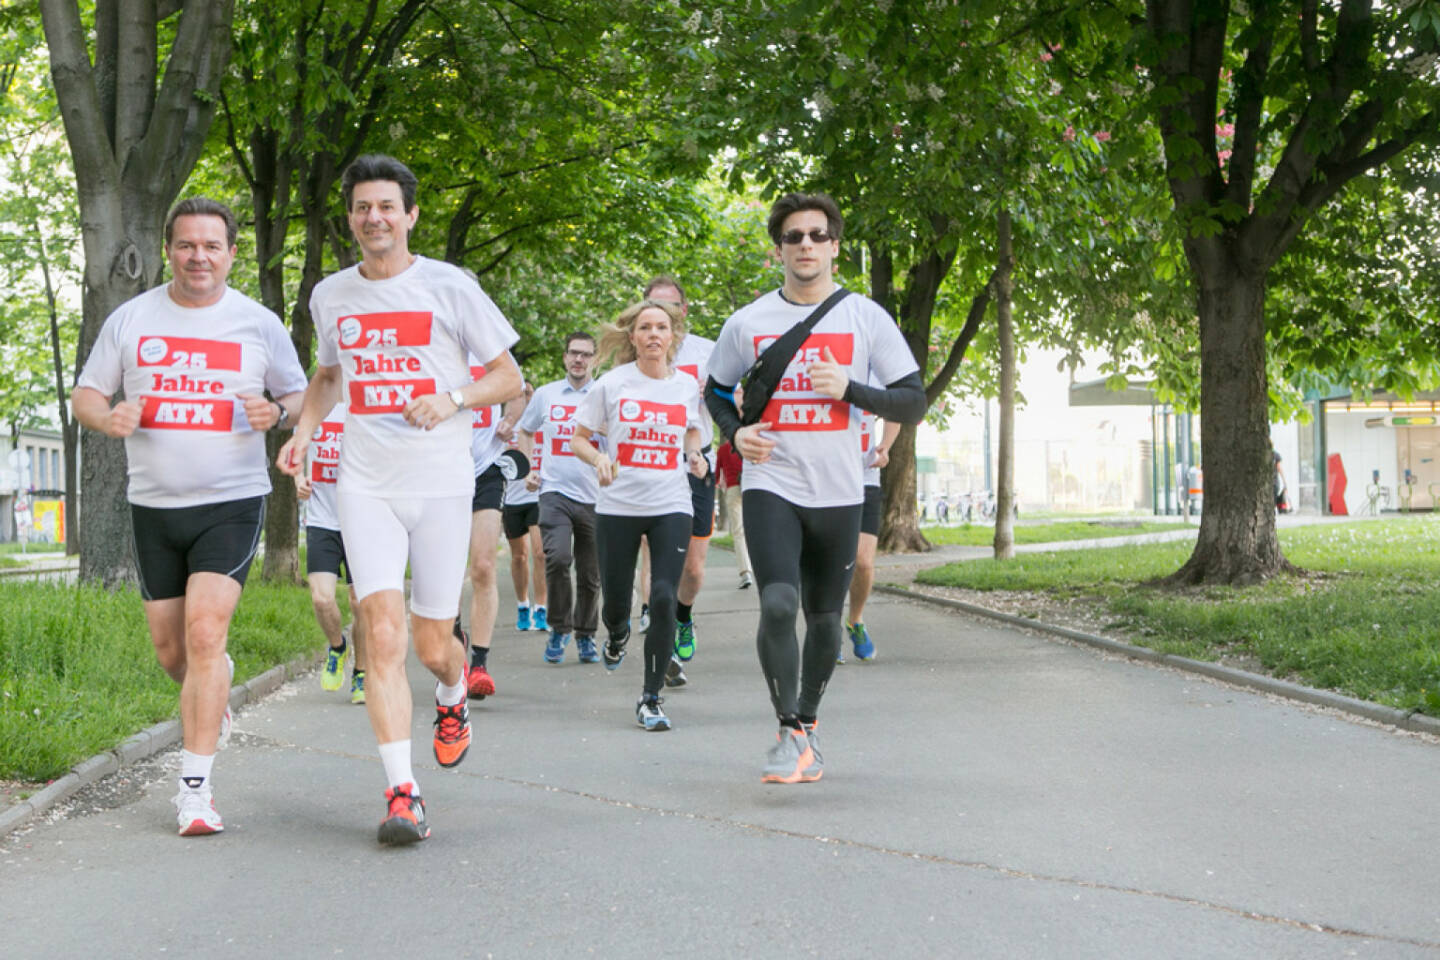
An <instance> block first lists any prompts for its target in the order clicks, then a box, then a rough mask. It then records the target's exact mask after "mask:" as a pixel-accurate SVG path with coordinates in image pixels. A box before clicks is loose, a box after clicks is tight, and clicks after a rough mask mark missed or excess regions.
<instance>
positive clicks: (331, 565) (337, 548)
mask: <svg viewBox="0 0 1440 960" xmlns="http://www.w3.org/2000/svg"><path fill="white" fill-rule="evenodd" d="M342 565H343V566H344V567H345V582H346V583H353V582H354V581H353V580H351V579H350V564H349V563H348V562H347V561H346V559H345V541H344V540H343V539H341V537H340V531H339V530H331V529H329V528H327V527H309V526H307V527H306V528H305V572H306V573H330V574H334V575H335V576H337V577H338V576H340V567H341V566H342Z"/></svg>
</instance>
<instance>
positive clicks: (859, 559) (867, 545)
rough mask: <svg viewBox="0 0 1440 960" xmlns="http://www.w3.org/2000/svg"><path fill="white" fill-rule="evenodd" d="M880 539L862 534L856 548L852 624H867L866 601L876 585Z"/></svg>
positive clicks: (851, 597)
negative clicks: (876, 549)
mask: <svg viewBox="0 0 1440 960" xmlns="http://www.w3.org/2000/svg"><path fill="white" fill-rule="evenodd" d="M878 543H879V538H877V537H876V536H875V534H873V533H862V534H860V542H859V545H858V546H857V547H856V548H855V572H854V574H853V575H852V576H851V577H850V622H851V623H864V622H865V601H867V600H869V599H870V588H871V587H872V586H874V585H875V547H876V544H878Z"/></svg>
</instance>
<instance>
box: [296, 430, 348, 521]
mask: <svg viewBox="0 0 1440 960" xmlns="http://www.w3.org/2000/svg"><path fill="white" fill-rule="evenodd" d="M344 440H345V404H344V403H337V404H335V406H333V407H331V408H330V412H329V413H327V414H325V419H324V420H322V421H321V422H320V426H318V427H316V428H315V433H314V434H312V435H311V437H310V450H309V453H308V454H307V456H308V457H309V461H310V499H309V500H307V501H306V504H307V506H306V507H305V526H307V527H324V528H325V529H326V530H339V529H340V511H339V509H338V507H337V506H336V503H335V481H336V479H337V478H338V477H339V476H340V445H341V443H343V442H344Z"/></svg>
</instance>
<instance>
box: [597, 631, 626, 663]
mask: <svg viewBox="0 0 1440 960" xmlns="http://www.w3.org/2000/svg"><path fill="white" fill-rule="evenodd" d="M629 642H630V624H628V623H627V624H625V633H624V635H623V636H619V637H617V636H615V635H614V634H611V636H610V639H609V640H606V641H605V647H604V649H602V650H601V651H600V655H601V656H602V657H604V658H605V669H606V670H617V669H619V667H620V661H621V660H624V659H625V645H626V644H628V643H629Z"/></svg>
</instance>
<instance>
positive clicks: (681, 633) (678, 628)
mask: <svg viewBox="0 0 1440 960" xmlns="http://www.w3.org/2000/svg"><path fill="white" fill-rule="evenodd" d="M675 656H677V657H679V658H680V661H681V662H682V663H689V662H690V658H691V657H693V656H695V623H694V621H691V622H690V623H677V624H676V625H675Z"/></svg>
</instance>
